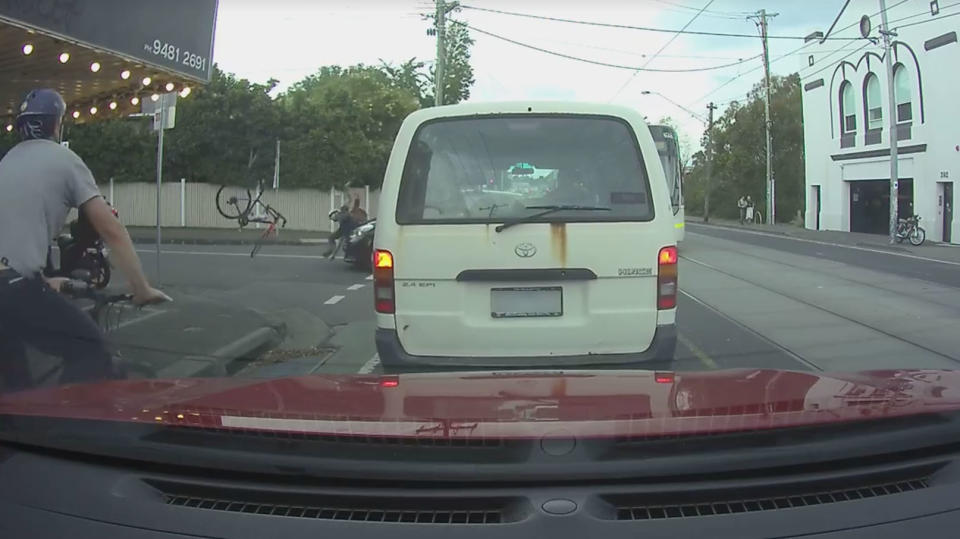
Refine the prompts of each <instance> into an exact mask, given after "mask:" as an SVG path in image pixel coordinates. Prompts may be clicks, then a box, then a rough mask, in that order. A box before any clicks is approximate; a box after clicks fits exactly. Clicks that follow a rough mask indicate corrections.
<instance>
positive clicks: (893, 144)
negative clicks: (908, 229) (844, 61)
mask: <svg viewBox="0 0 960 539" xmlns="http://www.w3.org/2000/svg"><path fill="white" fill-rule="evenodd" d="M880 20H881V22H882V23H883V28H881V29H880V33H881V34H882V35H883V46H884V49H885V51H886V52H885V54H884V57H885V58H886V60H885V63H886V65H887V66H886V67H887V100H888V107H887V115H888V116H890V124H889V125H890V132H889V137H890V243H894V242H896V239H897V221H898V218H899V215H897V214H898V212H899V210H900V208H899V205H900V186H899V180H900V173H899V170H898V168H897V167H898V163H897V160H898V159H897V154H898V151H897V100H896V98H895V96H894V84H893V58H892V57H893V40H892V39H891V38H892V37H894V36H896V33H894V32H892V31H891V30H890V23H888V22H887V2H886V1H885V0H880Z"/></svg>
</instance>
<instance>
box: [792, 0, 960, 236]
mask: <svg viewBox="0 0 960 539" xmlns="http://www.w3.org/2000/svg"><path fill="white" fill-rule="evenodd" d="M887 3H888V4H889V5H890V7H889V9H888V11H887V17H888V19H889V22H890V26H891V28H893V30H894V31H895V32H896V36H895V37H893V38H892V39H893V51H892V58H893V68H894V69H893V82H894V85H893V86H894V91H893V99H894V101H895V104H896V109H895V116H896V121H897V127H896V130H895V131H896V134H895V136H896V138H897V148H898V153H899V156H898V166H899V174H898V176H899V197H898V198H899V201H898V211H899V212H900V215H901V216H902V217H903V216H909V215H914V214H915V215H919V216H920V217H921V218H922V221H921V225H922V226H923V227H924V229H925V230H926V232H927V238H928V239H930V240H933V241H944V242H951V243H960V216H957V215H955V212H954V208H955V207H956V202H957V200H958V199H960V196H958V193H957V189H956V188H955V182H960V43H958V41H957V35H958V32H960V17H952V16H951V15H952V14H960V8H958V7H953V5H952V4H947V7H946V8H945V9H944V10H943V11H941V9H940V5H941V4H943V2H942V1H933V2H930V1H929V0H908V1H907V2H896V1H888V2H887ZM879 11H880V8H879V2H878V1H877V0H853V1H851V2H850V3H849V5H848V6H847V7H846V9H845V10H844V12H843V13H842V14H841V16H840V17H839V18H838V20H837V22H836V23H835V25H834V29H833V30H832V31H831V32H829V33H828V34H827V37H828V38H831V39H828V40H826V41H822V39H821V38H822V35H821V34H812V35H811V36H810V37H808V41H807V43H806V45H805V47H804V48H802V49H801V52H800V54H799V56H800V58H801V59H802V65H801V68H800V77H801V82H802V85H803V125H804V127H803V131H804V158H805V166H806V215H805V224H806V227H807V228H810V229H818V230H843V231H851V232H868V233H877V234H886V233H888V226H889V212H890V136H891V133H890V116H889V115H890V109H889V103H890V101H889V100H890V99H891V96H890V93H889V92H888V90H887V88H888V85H887V71H886V65H885V50H884V46H883V39H882V36H881V34H880V33H879V32H878V30H877V28H878V27H880V26H881V17H880V14H879ZM864 15H866V16H867V17H868V19H869V21H868V22H865V23H864V25H865V26H867V27H872V31H871V32H870V34H868V35H869V37H871V38H878V39H879V41H871V40H868V39H863V38H861V29H860V27H861V20H862V17H863V16H864ZM832 38H852V39H846V40H842V39H832Z"/></svg>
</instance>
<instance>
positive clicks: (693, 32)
mask: <svg viewBox="0 0 960 539" xmlns="http://www.w3.org/2000/svg"><path fill="white" fill-rule="evenodd" d="M904 1H906V0H904ZM460 7H462V8H463V9H472V10H474V11H485V12H487V13H498V14H500V15H511V16H514V17H526V18H528V19H539V20H544V21H554V22H565V23H571V24H584V25H588V26H600V27H604V28H621V29H625V30H641V31H645V32H661V33H665V34H683V35H694V36H713V37H740V38H750V39H756V38H757V36H755V35H753V34H735V33H731V32H707V31H701V30H683V31H678V30H670V29H667V28H652V27H649V26H630V25H626V24H613V23H605V22H592V21H581V20H576V19H563V18H560V17H547V16H544V15H532V14H530V13H518V12H516V11H504V10H501V9H491V8H485V7H478V6H469V5H466V4H460ZM767 37H768V39H793V40H797V39H799V40H803V39H806V38H805V37H803V36H767ZM830 39H831V40H839V41H851V40H858V39H860V38H858V37H837V38H830Z"/></svg>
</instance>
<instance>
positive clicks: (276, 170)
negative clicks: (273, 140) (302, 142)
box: [273, 139, 280, 191]
mask: <svg viewBox="0 0 960 539" xmlns="http://www.w3.org/2000/svg"><path fill="white" fill-rule="evenodd" d="M273 190H274V191H279V190H280V139H277V154H276V156H275V157H274V159H273Z"/></svg>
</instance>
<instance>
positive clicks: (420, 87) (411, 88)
mask: <svg viewBox="0 0 960 539" xmlns="http://www.w3.org/2000/svg"><path fill="white" fill-rule="evenodd" d="M380 70H381V71H383V73H384V74H385V75H386V76H387V79H388V80H389V81H390V84H391V86H392V87H394V88H398V89H401V90H406V91H407V92H409V93H410V95H412V96H413V97H415V98H416V99H417V101H419V103H420V106H421V107H430V106H433V104H434V99H433V95H432V94H431V93H430V88H431V86H430V85H431V84H432V83H431V79H430V75H428V74H427V73H426V72H425V64H424V63H423V62H422V61H419V60H417V59H416V58H411V59H409V60H407V61H406V62H404V63H402V64H400V65H399V66H396V67H394V66H393V65H392V64H389V63H387V62H384V61H383V60H380Z"/></svg>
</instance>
